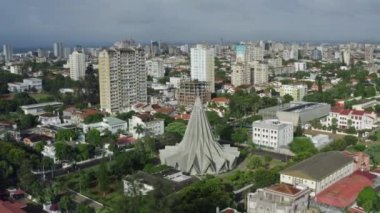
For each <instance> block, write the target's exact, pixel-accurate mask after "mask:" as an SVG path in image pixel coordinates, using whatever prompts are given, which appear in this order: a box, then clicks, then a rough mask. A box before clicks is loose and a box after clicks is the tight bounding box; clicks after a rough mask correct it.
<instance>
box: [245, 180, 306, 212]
mask: <svg viewBox="0 0 380 213" xmlns="http://www.w3.org/2000/svg"><path fill="white" fill-rule="evenodd" d="M310 192H311V190H310V189H309V188H307V187H302V186H292V185H289V184H284V183H280V184H275V185H272V186H270V187H267V188H263V189H258V190H257V191H256V192H255V193H248V196H247V213H272V212H284V213H285V212H292V213H306V211H307V209H308V204H309V194H310Z"/></svg>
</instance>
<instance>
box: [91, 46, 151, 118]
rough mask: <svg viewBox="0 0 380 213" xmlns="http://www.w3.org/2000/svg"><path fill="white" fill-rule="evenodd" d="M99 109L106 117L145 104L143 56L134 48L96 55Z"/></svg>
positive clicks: (138, 49)
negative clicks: (139, 103) (97, 61)
mask: <svg viewBox="0 0 380 213" xmlns="http://www.w3.org/2000/svg"><path fill="white" fill-rule="evenodd" d="M98 69H99V88H100V108H101V109H102V110H104V111H106V112H109V113H116V112H123V111H128V110H130V108H131V106H132V105H133V104H135V103H138V102H141V103H146V102H147V83H146V81H147V80H146V77H147V73H146V69H145V55H144V50H143V49H142V48H139V47H136V46H134V45H130V46H126V47H123V48H117V47H112V48H109V49H105V50H102V51H101V52H100V53H99V63H98Z"/></svg>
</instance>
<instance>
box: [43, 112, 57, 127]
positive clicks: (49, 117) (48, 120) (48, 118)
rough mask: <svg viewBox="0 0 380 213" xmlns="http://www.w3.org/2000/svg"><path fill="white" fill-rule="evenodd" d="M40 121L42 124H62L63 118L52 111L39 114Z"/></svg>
mask: <svg viewBox="0 0 380 213" xmlns="http://www.w3.org/2000/svg"><path fill="white" fill-rule="evenodd" d="M38 122H40V124H42V125H53V126H54V125H59V124H61V119H60V118H59V115H54V114H52V113H44V114H42V115H39V116H38Z"/></svg>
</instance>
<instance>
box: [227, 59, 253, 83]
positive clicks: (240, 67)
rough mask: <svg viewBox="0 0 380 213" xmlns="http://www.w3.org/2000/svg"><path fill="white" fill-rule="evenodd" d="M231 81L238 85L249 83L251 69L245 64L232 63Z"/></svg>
mask: <svg viewBox="0 0 380 213" xmlns="http://www.w3.org/2000/svg"><path fill="white" fill-rule="evenodd" d="M231 70H232V74H231V83H232V85H233V86H235V87H238V86H241V85H249V84H251V71H250V69H249V67H247V65H246V64H234V65H232V67H231Z"/></svg>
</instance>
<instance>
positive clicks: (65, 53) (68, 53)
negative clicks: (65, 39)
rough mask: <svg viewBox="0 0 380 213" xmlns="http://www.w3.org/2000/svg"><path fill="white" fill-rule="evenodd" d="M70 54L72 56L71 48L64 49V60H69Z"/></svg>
mask: <svg viewBox="0 0 380 213" xmlns="http://www.w3.org/2000/svg"><path fill="white" fill-rule="evenodd" d="M70 54H71V48H70V47H65V48H63V57H64V58H69V57H70Z"/></svg>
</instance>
